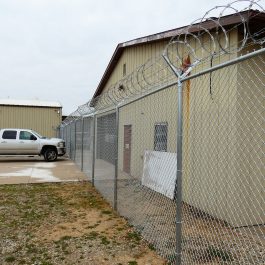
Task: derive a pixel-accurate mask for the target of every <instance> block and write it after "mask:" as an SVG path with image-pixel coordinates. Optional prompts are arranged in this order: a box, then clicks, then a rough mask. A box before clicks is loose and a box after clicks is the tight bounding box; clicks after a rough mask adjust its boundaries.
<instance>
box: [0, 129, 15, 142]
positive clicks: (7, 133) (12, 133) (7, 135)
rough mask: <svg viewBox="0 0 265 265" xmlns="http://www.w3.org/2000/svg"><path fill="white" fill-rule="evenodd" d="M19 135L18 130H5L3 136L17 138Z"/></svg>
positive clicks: (4, 137)
mask: <svg viewBox="0 0 265 265" xmlns="http://www.w3.org/2000/svg"><path fill="white" fill-rule="evenodd" d="M16 137H17V131H4V132H3V135H2V138H3V139H12V140H14V139H16Z"/></svg>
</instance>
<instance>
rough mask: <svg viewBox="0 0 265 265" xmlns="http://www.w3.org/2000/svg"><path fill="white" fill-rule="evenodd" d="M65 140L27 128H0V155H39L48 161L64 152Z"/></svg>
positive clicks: (53, 159)
mask: <svg viewBox="0 0 265 265" xmlns="http://www.w3.org/2000/svg"><path fill="white" fill-rule="evenodd" d="M65 152H66V151H65V141H64V140H62V139H58V138H46V137H43V136H41V135H40V134H38V133H37V132H34V131H32V130H29V129H0V155H5V156H7V155H15V156H17V155H39V156H41V155H42V156H43V157H44V159H45V160H46V161H48V162H50V161H55V160H56V159H57V156H63V155H64V154H65Z"/></svg>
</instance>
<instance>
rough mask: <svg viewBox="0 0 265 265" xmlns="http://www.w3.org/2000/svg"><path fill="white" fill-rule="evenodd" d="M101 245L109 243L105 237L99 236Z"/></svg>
mask: <svg viewBox="0 0 265 265" xmlns="http://www.w3.org/2000/svg"><path fill="white" fill-rule="evenodd" d="M101 244H103V245H109V244H110V241H109V240H108V239H107V238H106V237H105V236H101Z"/></svg>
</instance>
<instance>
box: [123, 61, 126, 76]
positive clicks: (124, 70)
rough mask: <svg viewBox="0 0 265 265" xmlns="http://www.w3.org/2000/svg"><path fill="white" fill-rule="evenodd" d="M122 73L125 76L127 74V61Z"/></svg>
mask: <svg viewBox="0 0 265 265" xmlns="http://www.w3.org/2000/svg"><path fill="white" fill-rule="evenodd" d="M122 74H123V76H126V63H124V64H123V70H122Z"/></svg>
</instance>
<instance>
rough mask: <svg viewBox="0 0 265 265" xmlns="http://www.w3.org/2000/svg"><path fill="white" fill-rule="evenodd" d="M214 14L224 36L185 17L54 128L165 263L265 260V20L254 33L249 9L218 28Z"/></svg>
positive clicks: (109, 198) (82, 166)
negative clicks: (178, 28) (177, 30)
mask: <svg viewBox="0 0 265 265" xmlns="http://www.w3.org/2000/svg"><path fill="white" fill-rule="evenodd" d="M236 2H238V1H236ZM250 2H251V7H252V6H253V5H254V4H255V2H254V1H250ZM256 5H257V4H256ZM226 8H231V6H228V7H226ZM224 9H225V8H224ZM247 14H249V13H247ZM221 15H223V12H221V14H220V17H219V19H215V20H213V19H212V18H211V19H210V20H211V23H214V25H215V27H219V31H220V32H221V36H222V38H221V37H220V38H219V39H217V40H216V36H213V35H211V33H210V32H209V31H207V29H206V28H204V27H202V26H201V28H200V31H199V34H198V35H197V36H195V35H194V33H192V34H191V33H190V32H192V29H193V27H194V25H191V26H190V27H188V28H187V29H185V32H184V38H183V37H182V38H180V37H179V36H180V35H181V34H179V36H178V37H175V38H172V40H171V41H170V43H169V44H168V45H167V46H166V48H165V50H164V52H163V54H162V55H160V56H157V57H154V58H151V59H150V60H148V62H146V63H145V64H144V65H142V66H140V67H138V68H137V69H136V70H135V71H133V72H132V73H131V74H130V75H128V76H126V77H124V78H123V79H122V80H119V81H118V82H117V83H116V84H114V85H112V86H111V87H110V88H109V89H108V90H107V91H106V92H104V93H103V94H102V95H101V96H99V97H97V98H94V99H93V100H91V101H89V102H88V103H86V104H84V105H82V106H80V107H79V108H78V110H77V111H75V112H74V113H72V114H71V115H70V116H69V117H67V119H66V121H64V123H63V124H62V125H61V127H60V135H61V137H63V138H64V139H65V141H66V148H67V153H68V154H69V156H70V158H71V159H73V160H74V161H75V162H76V164H77V165H78V166H79V168H80V169H81V170H83V171H84V172H85V173H86V174H87V176H88V180H89V181H91V182H92V185H94V186H95V187H96V188H97V189H98V190H99V191H100V193H101V194H102V196H103V197H104V198H105V199H106V200H107V201H108V202H109V203H110V204H111V205H112V207H113V208H114V209H115V210H117V212H118V213H119V214H120V215H122V216H124V217H125V218H126V219H127V220H128V222H129V223H130V224H132V225H133V226H134V227H135V229H136V230H137V231H138V232H139V233H140V234H141V236H142V237H143V238H144V239H145V240H146V241H147V242H148V244H149V246H150V248H152V249H155V250H156V251H157V252H158V253H159V254H160V255H161V256H163V257H164V258H165V259H166V260H167V261H168V264H180V263H181V264H253V265H254V264H259V265H261V264H264V261H265V200H264V198H265V177H264V175H265V174H264V173H265V167H264V162H265V159H264V154H265V149H264V135H265V122H264V110H265V107H264V106H265V105H264V103H265V99H264V92H265V89H264V88H265V70H264V69H265V48H264V31H265V30H264V27H263V28H262V29H260V28H259V29H258V32H257V33H256V34H253V33H252V34H250V31H249V28H248V25H249V24H248V23H245V22H246V21H245V17H244V16H243V15H245V13H243V15H238V17H239V18H238V21H239V22H238V24H237V25H236V26H235V27H233V28H232V29H231V28H229V30H224V27H223V26H222V17H221ZM204 20H205V16H204V17H203V19H202V20H201V21H204ZM207 23H208V22H207ZM196 25H197V24H196ZM202 25H203V24H202ZM197 27H198V26H197ZM235 29H240V30H241V32H243V33H242V36H241V39H240V40H239V42H238V43H237V45H234V46H233V45H230V46H227V45H228V43H229V42H230V40H232V39H233V38H234V37H233V36H234V34H235ZM236 32H237V31H236ZM205 34H206V35H209V36H210V38H209V39H210V42H205V41H204V42H202V40H205ZM209 36H208V37H209ZM190 37H192V38H193V40H190ZM239 52H240V53H239ZM203 54H204V55H203ZM205 54H206V55H205Z"/></svg>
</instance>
